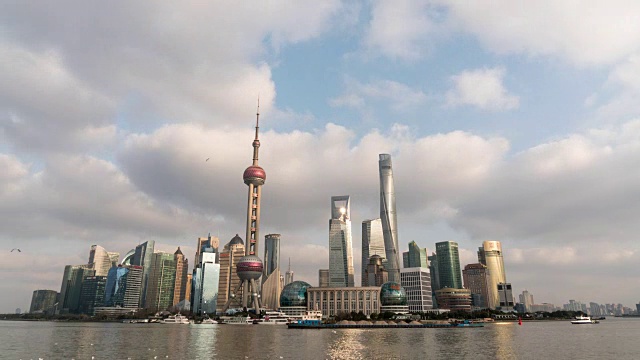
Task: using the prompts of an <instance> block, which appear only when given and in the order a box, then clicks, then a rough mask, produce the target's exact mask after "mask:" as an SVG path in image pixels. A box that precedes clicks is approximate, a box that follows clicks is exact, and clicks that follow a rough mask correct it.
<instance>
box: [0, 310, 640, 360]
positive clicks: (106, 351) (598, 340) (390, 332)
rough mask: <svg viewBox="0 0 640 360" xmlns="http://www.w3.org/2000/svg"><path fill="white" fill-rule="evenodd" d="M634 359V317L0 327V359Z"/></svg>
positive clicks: (639, 332)
mask: <svg viewBox="0 0 640 360" xmlns="http://www.w3.org/2000/svg"><path fill="white" fill-rule="evenodd" d="M466 358H473V359H544V360H550V359H640V318H636V319H632V318H630V319H621V318H610V319H607V320H603V321H601V322H600V324H597V325H571V324H570V323H569V321H545V322H525V323H524V324H523V325H522V326H519V325H518V324H517V323H495V324H487V325H486V326H485V327H484V328H467V329H464V328H459V329H366V330H365V329H338V330H330V329H322V330H311V329H305V330H294V329H287V328H286V327H284V326H266V325H165V324H120V323H57V322H27V321H0V359H45V360H46V359H76V360H80V359H94V360H99V359H466Z"/></svg>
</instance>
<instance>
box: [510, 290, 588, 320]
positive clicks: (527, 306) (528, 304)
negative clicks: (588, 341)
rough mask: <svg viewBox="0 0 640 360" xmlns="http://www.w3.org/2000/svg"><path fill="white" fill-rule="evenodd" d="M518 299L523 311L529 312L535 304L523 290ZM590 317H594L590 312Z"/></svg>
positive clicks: (531, 297)
mask: <svg viewBox="0 0 640 360" xmlns="http://www.w3.org/2000/svg"><path fill="white" fill-rule="evenodd" d="M519 297H520V304H522V306H524V311H526V312H531V309H532V306H533V304H535V303H534V302H533V294H532V293H530V292H529V291H528V290H524V291H523V292H522V294H520V296H519ZM591 315H595V314H593V312H592V313H591Z"/></svg>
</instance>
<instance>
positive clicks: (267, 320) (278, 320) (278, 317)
mask: <svg viewBox="0 0 640 360" xmlns="http://www.w3.org/2000/svg"><path fill="white" fill-rule="evenodd" d="M289 322H291V320H290V318H289V316H288V315H287V314H285V313H283V312H280V311H266V312H265V315H264V317H263V318H262V319H255V320H253V323H254V324H256V325H287V324H288V323H289Z"/></svg>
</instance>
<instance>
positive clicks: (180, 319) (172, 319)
mask: <svg viewBox="0 0 640 360" xmlns="http://www.w3.org/2000/svg"><path fill="white" fill-rule="evenodd" d="M160 323H161V324H189V318H188V317H186V316H182V315H180V314H175V315H170V316H168V317H167V318H166V319H163V320H160Z"/></svg>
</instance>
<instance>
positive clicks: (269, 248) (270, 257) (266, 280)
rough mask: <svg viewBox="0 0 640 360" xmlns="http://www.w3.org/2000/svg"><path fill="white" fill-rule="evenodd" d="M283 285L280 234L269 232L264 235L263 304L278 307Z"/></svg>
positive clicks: (270, 307)
mask: <svg viewBox="0 0 640 360" xmlns="http://www.w3.org/2000/svg"><path fill="white" fill-rule="evenodd" d="M289 270H291V268H289ZM283 285H284V284H283V283H281V282H280V234H268V235H266V236H265V237H264V270H263V273H262V287H261V291H262V298H261V300H262V306H264V307H266V308H268V309H277V308H278V305H279V302H280V293H281V292H282V287H283Z"/></svg>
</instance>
